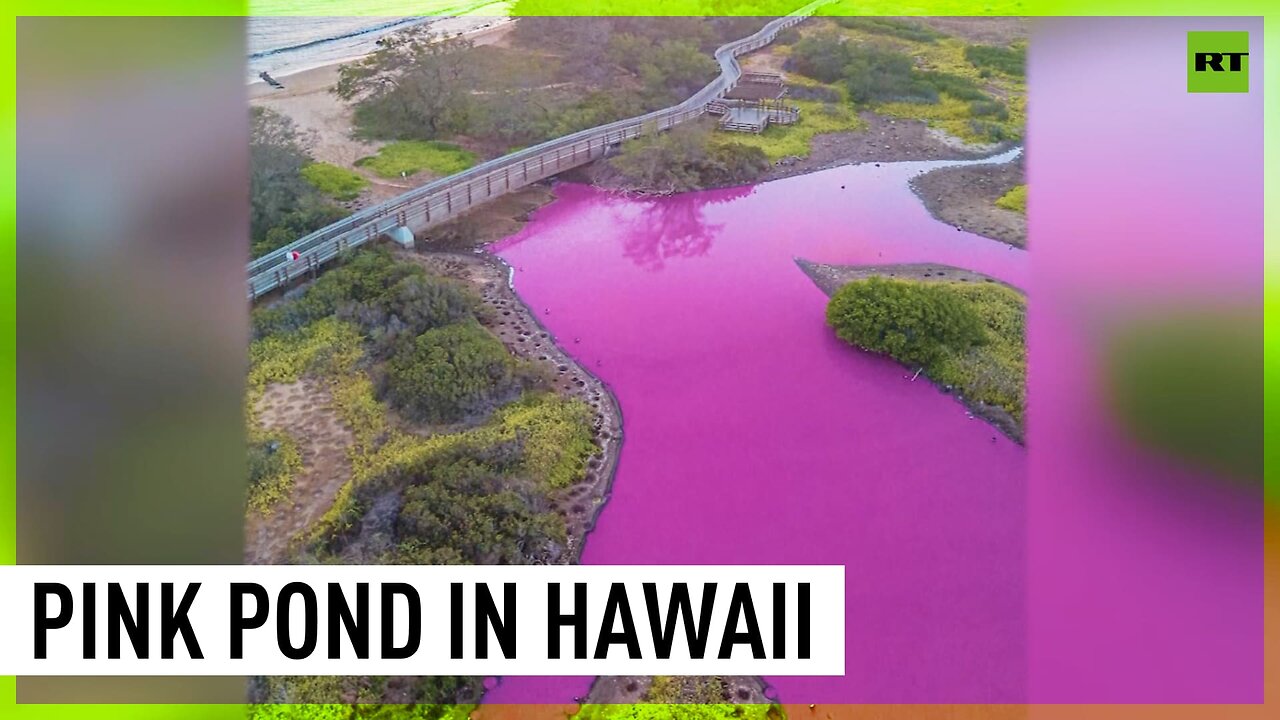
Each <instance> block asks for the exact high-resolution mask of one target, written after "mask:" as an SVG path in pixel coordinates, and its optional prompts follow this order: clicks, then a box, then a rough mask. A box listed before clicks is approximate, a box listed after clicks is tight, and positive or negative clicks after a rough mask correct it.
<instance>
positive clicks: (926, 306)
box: [827, 277, 984, 365]
mask: <svg viewBox="0 0 1280 720" xmlns="http://www.w3.org/2000/svg"><path fill="white" fill-rule="evenodd" d="M827 324H828V325H830V326H831V327H832V328H834V329H835V331H836V334H837V335H839V336H840V337H841V338H842V339H843V340H845V341H846V342H849V343H851V344H853V345H857V346H858V347H861V348H864V349H866V350H871V351H873V352H880V353H885V354H886V355H890V356H892V357H893V358H895V359H897V360H899V361H901V362H904V363H908V364H911V365H928V364H929V363H931V362H934V361H935V360H937V359H939V358H940V357H941V356H942V355H943V353H945V352H947V351H948V350H951V351H961V350H964V349H965V348H968V347H969V346H971V345H976V344H978V343H981V342H982V341H983V339H984V333H983V327H982V319H981V318H980V317H979V316H978V315H977V313H975V312H974V311H973V309H972V308H971V307H969V305H968V304H967V303H965V302H963V301H962V300H961V299H960V298H958V297H957V296H956V295H954V294H953V293H951V292H950V290H949V288H948V287H947V286H945V285H942V284H940V283H926V282H912V281H908V280H894V279H887V278H881V277H871V278H867V279H866V280H858V281H855V282H851V283H849V284H848V285H845V286H844V287H842V288H840V290H838V291H837V292H836V293H835V295H833V296H832V297H831V302H830V303H829V304H828V305H827Z"/></svg>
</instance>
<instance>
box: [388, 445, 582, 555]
mask: <svg viewBox="0 0 1280 720" xmlns="http://www.w3.org/2000/svg"><path fill="white" fill-rule="evenodd" d="M396 537H397V539H398V540H399V545H398V552H397V555H396V560H397V562H404V563H413V564H445V565H456V564H487V565H514V564H523V563H527V562H529V559H530V557H539V556H541V555H543V554H545V553H547V552H552V553H553V554H558V553H559V550H558V548H560V547H563V545H564V541H565V527H564V521H563V520H562V519H561V518H560V517H559V516H558V515H556V514H555V513H553V512H551V511H550V503H549V501H548V499H547V497H546V494H545V492H544V491H543V490H541V489H540V488H538V487H537V486H536V485H535V484H534V483H531V482H522V481H519V480H517V479H514V478H511V477H505V476H503V475H501V474H499V473H498V472H495V471H494V470H493V469H491V468H490V467H487V466H486V465H484V464H481V463H479V462H477V461H476V460H474V459H470V458H464V459H459V460H456V461H453V462H451V463H448V464H441V465H437V466H436V467H434V468H432V469H431V473H430V481H429V482H424V483H422V484H419V485H414V486H413V487H410V488H409V489H408V490H406V491H405V493H404V503H403V505H402V506H401V508H400V513H399V516H398V518H397V520H396Z"/></svg>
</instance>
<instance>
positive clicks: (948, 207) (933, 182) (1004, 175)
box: [907, 148, 1027, 249]
mask: <svg viewBox="0 0 1280 720" xmlns="http://www.w3.org/2000/svg"><path fill="white" fill-rule="evenodd" d="M1025 167H1026V151H1025V148H1024V150H1023V152H1022V153H1020V154H1019V155H1018V157H1017V158H1015V159H1014V160H1012V161H1010V162H1007V163H1000V164H993V165H967V166H951V167H942V168H938V169H936V170H930V171H929V172H927V173H924V174H923V175H917V176H916V177H913V178H911V180H910V181H908V183H907V184H908V185H909V186H910V188H911V192H913V193H915V196H916V197H917V198H919V199H920V202H922V203H924V207H925V209H926V210H928V211H929V214H930V215H932V216H933V218H934V219H935V220H937V221H938V222H942V223H946V224H948V225H951V226H953V227H957V228H960V229H962V230H967V231H969V232H971V233H974V234H977V235H981V236H983V237H985V238H990V239H992V240H995V241H997V242H1002V243H1005V244H1006V245H1010V246H1012V247H1016V248H1020V249H1026V247H1027V216H1026V215H1024V214H1022V213H1018V212H1015V211H1013V210H1008V209H1005V208H1002V207H999V206H997V205H996V200H998V199H1000V197H1002V196H1003V195H1004V194H1005V193H1007V192H1009V191H1010V190H1012V189H1013V188H1014V187H1015V186H1017V185H1025V184H1026V182H1027V177H1026V170H1025Z"/></svg>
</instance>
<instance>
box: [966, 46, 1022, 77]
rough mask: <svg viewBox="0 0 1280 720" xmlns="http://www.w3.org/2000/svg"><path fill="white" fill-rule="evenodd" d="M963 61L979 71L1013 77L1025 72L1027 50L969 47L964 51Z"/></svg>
mask: <svg viewBox="0 0 1280 720" xmlns="http://www.w3.org/2000/svg"><path fill="white" fill-rule="evenodd" d="M964 59H965V60H968V61H969V63H970V64H972V65H973V66H974V67H976V68H978V69H980V70H997V71H999V72H1002V73H1004V74H1005V75H1011V76H1013V77H1023V76H1024V75H1026V72H1027V68H1026V65H1027V49H1026V48H1025V47H1023V46H1014V47H1007V48H1006V47H997V46H994V45H970V46H969V47H967V48H965V49H964Z"/></svg>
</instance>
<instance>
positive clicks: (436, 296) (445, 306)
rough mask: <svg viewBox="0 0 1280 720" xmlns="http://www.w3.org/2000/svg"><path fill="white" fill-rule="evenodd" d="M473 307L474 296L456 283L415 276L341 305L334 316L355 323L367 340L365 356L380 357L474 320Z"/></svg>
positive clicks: (427, 276) (474, 302) (426, 276)
mask: <svg viewBox="0 0 1280 720" xmlns="http://www.w3.org/2000/svg"><path fill="white" fill-rule="evenodd" d="M476 307H477V303H476V300H475V297H474V296H473V295H471V294H470V293H468V292H467V291H465V290H464V289H462V288H461V287H460V286H459V285H458V284H457V283H455V282H453V281H451V280H446V279H444V278H439V277H433V276H430V275H426V274H415V275H410V276H408V277H406V278H404V279H402V280H400V281H399V282H397V283H396V284H395V285H393V286H392V287H391V288H390V289H389V290H388V291H387V292H386V293H385V294H382V295H379V296H376V297H374V298H371V299H369V300H366V301H363V302H353V303H349V304H347V305H345V306H344V307H342V308H341V309H339V311H338V317H340V318H343V319H347V320H352V321H354V322H356V323H357V324H358V325H359V326H360V327H361V329H362V330H363V331H364V333H365V336H366V337H368V338H369V342H370V350H369V354H370V355H372V356H373V357H376V358H383V357H386V356H388V355H390V354H391V353H392V352H393V351H394V350H395V349H396V348H397V347H399V346H400V345H402V344H403V343H405V342H407V341H411V340H412V339H413V338H416V337H418V336H419V335H421V334H422V333H424V332H426V331H428V330H433V329H435V328H439V327H444V326H445V325H450V324H453V323H458V322H463V321H465V320H469V319H471V318H473V317H475V310H476Z"/></svg>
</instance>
